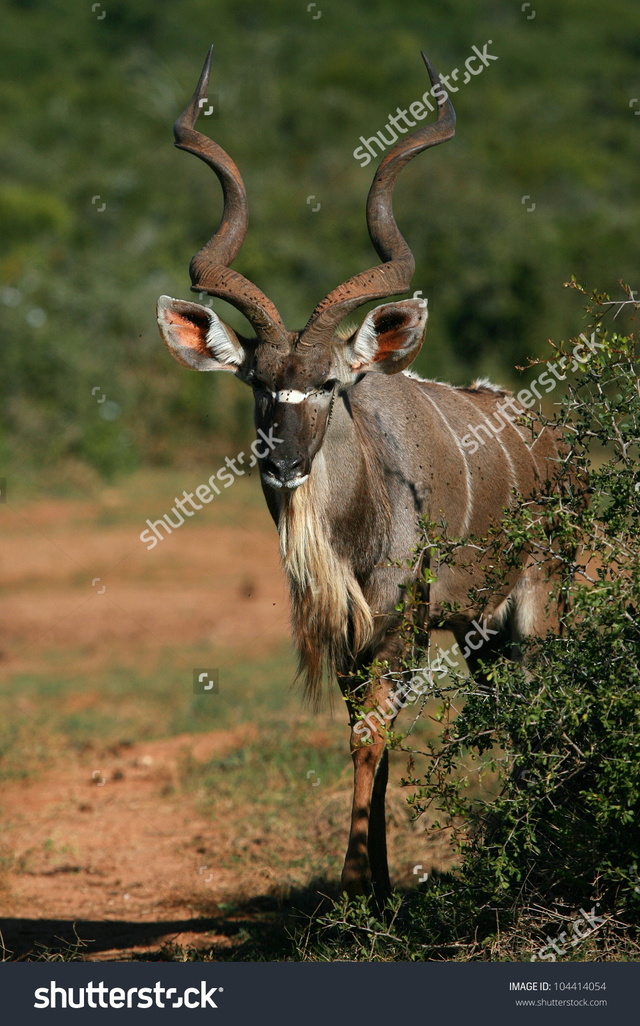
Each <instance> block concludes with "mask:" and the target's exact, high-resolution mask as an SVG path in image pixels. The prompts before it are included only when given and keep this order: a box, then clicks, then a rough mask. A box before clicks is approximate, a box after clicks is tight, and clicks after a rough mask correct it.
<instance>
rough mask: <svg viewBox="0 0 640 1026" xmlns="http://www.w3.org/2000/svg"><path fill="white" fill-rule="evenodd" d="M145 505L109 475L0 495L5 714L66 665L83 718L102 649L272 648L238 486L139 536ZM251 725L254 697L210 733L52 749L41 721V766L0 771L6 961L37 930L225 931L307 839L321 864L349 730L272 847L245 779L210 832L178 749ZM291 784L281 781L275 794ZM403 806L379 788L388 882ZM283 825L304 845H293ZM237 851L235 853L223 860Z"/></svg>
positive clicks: (229, 738) (249, 510)
mask: <svg viewBox="0 0 640 1026" xmlns="http://www.w3.org/2000/svg"><path fill="white" fill-rule="evenodd" d="M187 483H188V482H187ZM251 486H252V487H257V484H256V482H252V483H251ZM154 501H155V500H154ZM152 505H153V503H152V502H151V500H149V506H148V507H147V506H146V505H145V501H144V498H141V496H140V494H139V493H133V492H132V493H130V494H129V493H119V492H118V491H117V490H114V489H107V490H105V491H104V492H103V493H101V494H100V495H99V496H98V497H97V498H96V499H95V500H92V501H79V500H62V499H61V500H55V501H54V500H51V499H48V500H41V501H30V502H24V503H22V504H17V505H10V504H7V505H5V506H0V517H1V520H2V523H3V527H4V542H3V545H2V550H1V555H0V571H1V574H2V582H3V591H2V594H3V600H2V624H1V642H0V649H1V652H0V660H1V661H0V670H1V672H2V685H1V687H2V690H4V691H5V692H6V691H7V690H8V691H9V696H10V699H11V710H12V715H13V713H14V712H15V715H16V716H22V717H23V719H24V718H26V720H27V721H28V718H29V716H30V714H31V713H32V711H33V703H34V698H33V697H31V698H29V697H28V694H27V691H26V690H25V691H24V692H23V691H21V687H20V681H21V680H27V679H31V678H32V677H35V679H37V680H39V681H44V682H45V683H46V679H47V674H48V672H49V671H48V668H49V667H51V666H52V665H55V666H56V672H57V674H58V678H59V677H60V673H62V674H63V675H64V673H65V672H67V671H68V673H69V674H70V677H72V678H73V680H75V681H77V680H78V679H80V681H81V686H74V688H73V690H72V691H71V692H70V693H66V694H64V695H61V696H60V698H59V699H58V698H56V696H51V698H50V699H48V700H49V701H51V702H52V703H55V704H56V706H57V704H58V702H61V703H63V704H64V708H65V711H66V713H68V714H69V715H81V714H82V713H83V711H85V710H91V708H92V707H93V706H94V705H95V704H96V703H99V702H100V701H101V697H100V695H99V693H98V691H99V688H98V686H97V685H96V683H95V681H96V680H98V679H99V678H100V674H101V672H103V671H104V669H105V667H109V666H110V665H111V664H113V663H114V661H117V665H118V666H128V665H130V666H132V667H135V668H136V669H137V670H138V671H141V670H142V669H143V668H144V667H145V666H147V665H153V664H154V660H155V661H157V660H158V659H162V658H163V653H165V652H166V651H167V650H168V649H169V650H173V649H175V650H179V649H180V646H185V647H187V646H196V647H197V646H201V647H202V646H204V647H205V649H206V647H207V646H210V647H211V649H212V650H215V649H216V646H221V645H224V646H225V649H232V650H235V651H237V652H238V653H242V655H243V658H244V659H245V661H246V662H247V663H248V664H249V665H251V663H252V661H255V660H257V659H259V658H264V657H268V656H269V653H272V652H274V651H277V650H282V648H283V646H286V644H287V642H288V638H289V628H288V600H287V596H286V591H285V585H284V581H283V578H282V574H281V571H280V567H279V561H278V553H277V543H276V535H275V530H274V528H273V526H272V524H271V522H270V521H269V520H268V518H267V516H266V513H264V511H263V510H262V509H261V507H258V505H257V503H255V502H254V499H251V502H250V504H249V505H248V506H247V507H246V508H245V507H242V508H240V507H236V506H233V505H231V504H229V506H228V507H225V508H224V509H219V510H216V511H214V512H212V513H211V515H210V516H207V517H204V516H203V518H202V521H201V522H200V523H194V524H190V525H189V527H188V529H183V530H182V532H176V535H175V536H172V537H171V538H168V539H167V540H166V541H165V542H163V543H162V544H161V545H159V546H158V547H157V550H156V551H154V552H147V551H146V549H145V547H144V545H142V544H141V543H140V541H139V539H138V534H139V532H140V529H141V527H143V526H144V524H140V523H139V520H140V514H139V512H138V511H139V510H141V509H142V510H144V513H143V516H142V519H144V517H146V515H147V512H146V510H147V508H149V509H150V510H151V506H152ZM165 505H167V503H165ZM156 508H157V504H156ZM205 665H206V664H205ZM29 675H31V677H29ZM338 711H339V712H340V713H341V712H342V710H341V709H340V710H338ZM296 715H297V714H296ZM300 715H302V714H300ZM12 722H13V721H12ZM21 722H22V721H21ZM336 731H337V732H339V735H340V738H342V736H344V737H345V741H346V734H345V731H344V727H343V725H342V724H341V723H337V722H333V720H330V719H328V718H327V717H326V716H325V717H324V718H323V717H322V716H321V717H320V720H319V721H318V729H317V730H316V731H315V733H314V732H313V731H310V733H309V744H310V746H311V748H313V746H314V744H315V745H316V746H317V750H318V751H320V749H321V748H322V747H323V745H326V739H327V737H328V736H329V735H331V736H332V737H335V736H336ZM147 733H148V731H147ZM262 736H263V735H262V726H261V724H260V723H257V722H253V721H252V717H251V709H250V708H248V709H243V708H242V705H241V704H239V707H238V722H237V724H232V725H227V726H225V727H224V728H222V729H214V730H207V731H203V732H199V731H193V732H191V731H190V732H187V733H179V734H178V735H177V736H176V735H174V736H168V737H159V738H154V739H151V740H145V739H144V731H142V730H141V736H140V737H133V738H129V739H127V740H126V741H118V742H117V743H109V744H105V743H104V741H103V739H102V738H100V737H95V738H91V739H90V740H89V741H88V742H87V743H85V744H82V745H78V744H74V745H71V746H66V747H65V744H62V746H61V745H60V743H59V738H58V740H57V741H56V742H55V743H54V740H53V735H52V741H51V745H50V747H47V749H46V751H43V755H42V760H43V769H42V771H41V772H38V770H37V767H36V770H35V771H34V770H33V766H32V764H30V766H31V768H29V769H28V770H25V772H24V773H23V774H21V773H18V772H12V773H10V774H7V775H6V776H5V777H3V778H2V779H1V780H0V807H1V817H2V824H3V826H2V841H1V846H0V856H1V864H2V867H3V868H2V873H1V874H0V901H1V905H2V920H3V921H2V927H1V929H2V937H1V940H2V943H3V945H4V948H5V953H6V957H10V958H16V957H18V958H19V957H25V956H27V957H32V956H33V953H34V952H37V951H38V950H40V948H41V946H44V947H47V948H60V947H61V946H63V947H64V945H65V944H71V945H72V944H73V943H74V941H75V939H76V937H78V938H80V939H81V940H82V941H83V943H84V945H85V947H84V948H83V954H84V957H88V958H96V959H101V960H104V959H123V958H127V957H130V955H131V954H132V953H133V952H137V953H141V952H147V951H157V950H158V949H159V948H160V947H161V946H162V945H163V944H167V943H173V944H177V945H181V946H185V947H211V946H212V945H214V944H215V945H225V944H233V943H234V938H235V937H236V936H237V934H238V931H239V930H240V929H241V928H242V923H243V922H245V921H246V918H247V915H249V916H251V915H252V913H251V912H247V909H249V908H250V907H251V901H252V900H256V901H258V900H259V899H261V898H262V899H263V898H264V896H265V895H271V896H272V897H273V896H274V895H276V896H277V895H278V894H286V892H287V887H289V888H291V886H292V884H293V886H294V887H295V886H298V887H301V888H303V887H304V886H305V883H306V884H308V883H309V879H308V872H307V870H306V869H305V866H304V865H303V866H302V868H299V869H298V870H296V871H295V872H294V871H293V870H292V874H293V875H291V874H290V873H289V872H288V869H287V862H288V861H290V863H291V865H294V864H297V863H300V862H302V863H304V862H305V852H309V851H312V850H313V849H314V846H315V848H316V849H317V850H318V851H319V852H320V856H319V858H320V860H321V861H322V853H323V852H325V851H326V852H328V853H329V855H330V857H331V860H332V862H331V865H332V872H333V866H336V865H338V861H337V860H338V859H339V857H340V855H341V851H342V846H343V845H344V843H345V840H346V829H347V814H348V807H349V798H350V759H349V755H348V751H347V748H346V745H345V749H344V772H343V773H342V774H341V775H340V777H339V780H338V782H337V783H336V784H335V786H334V787H333V789H332V790H331V791H330V792H328V793H324V794H321V793H320V791H321V789H320V788H318V789H317V791H315V792H314V793H313V795H312V797H311V798H310V799H309V801H310V802H311V804H310V805H309V806H308V807H307V808H306V809H305V810H304V811H303V812H302V813H301V816H302V818H301V819H300V825H299V834H293V835H292V839H291V840H290V841H289V842H288V845H286V846H285V848H284V849H282V848H279V849H278V852H279V859H280V861H278V859H277V858H275V856H274V851H275V848H273V847H270V846H273V845H275V844H276V840H275V839H274V836H273V832H272V833H271V834H269V833H268V832H265V831H262V832H261V830H260V829H258V828H257V827H255V826H252V825H251V824H252V809H251V807H250V803H251V797H250V793H249V797H247V793H246V792H243V793H242V797H241V800H239V801H238V802H237V803H234V802H233V801H228V800H226V799H225V800H224V801H223V799H222V798H221V799H220V809H219V812H220V815H219V816H218V818H217V820H216V826H215V828H214V826H213V824H212V819H211V816H210V815H209V814H208V813H206V812H205V811H203V807H202V801H201V798H202V796H201V794H199V792H198V790H197V789H191V790H190V789H188V788H185V787H184V786H183V779H182V773H183V768H184V766H185V765H189V766H190V767H191V775H192V776H193V774H194V772H195V773H196V774H197V771H198V767H199V766H202V767H205V766H206V765H207V763H209V762H210V760H212V759H215V758H218V759H220V758H224V757H226V756H229V757H234V756H238V757H239V756H240V755H241V754H242V753H243V752H246V751H247V749H248V747H249V746H253V747H254V749H255V747H256V746H258V748H259V745H260V743H261V738H262ZM340 743H341V742H340ZM1 764H2V763H1V760H0V765H1ZM308 775H309V774H307V776H308ZM306 785H307V788H308V792H307V793H309V792H311V790H312V788H311V787H310V786H309V785H310V782H309V781H308V780H307V781H306ZM259 790H260V788H259V786H258V787H257V788H256V796H255V801H256V802H258V801H259V800H260V794H259ZM298 794H299V792H292V801H294V800H297V799H296V795H298ZM285 799H286V796H285ZM403 810H404V805H403V798H402V797H401V796H400V794H399V792H398V793H394V794H392V795H391V799H390V827H391V854H392V859H393V854H394V852H395V851H396V848H397V850H398V851H399V850H402V854H403V865H404V866H405V867H406V865H409V869H406V868H405V869H404V870H403V873H404V879H405V881H406V882H407V883H408V884H409V885H412V883H413V884H414V883H415V879H416V878H415V877H413V878H412V876H411V869H410V865H411V863H412V862H419V861H420V855H421V853H422V854H423V855H424V834H423V833H422V834H418V833H417V832H416V831H415V830H414V829H413V828H411V827H410V826H409V825H408V819H407V816H406V815H405V813H404V811H403ZM325 823H326V824H332V825H327V826H326V828H325V826H324V824H325ZM276 832H277V831H276ZM396 834H397V838H396ZM296 836H301V837H304V838H305V844H307V843H308V845H309V846H310V847H305V845H304V844H301V845H300V846H299V850H296V840H295V838H296ZM398 846H399V847H398ZM236 850H237V851H242V852H244V853H245V855H244V856H242V858H240V857H239V861H238V865H237V866H236V865H234V858H233V857H232V856H233V854H234V852H235V851H236ZM283 850H284V856H283V854H282V852H283ZM247 851H249V852H250V854H251V859H250V863H249V862H247V858H248V856H247V855H246V852H247ZM431 856H432V859H431V861H432V863H433V862H435V863H436V864H438V863H439V864H440V865H442V863H443V861H444V862H446V861H447V860H448V854H447V852H446V851H445V850H444V849H443V850H442V851H440V852H436V851H433V852H432V853H431ZM243 858H244V861H243ZM249 865H250V872H249V871H248V868H247V867H248V866H249ZM425 868H426V865H425ZM296 872H297V875H296ZM305 872H307V879H306V880H305ZM407 873H408V877H407ZM396 875H397V874H396ZM240 905H241V906H242V908H241V910H240V911H239V906H240ZM259 914H260V913H259V912H256V915H259Z"/></svg>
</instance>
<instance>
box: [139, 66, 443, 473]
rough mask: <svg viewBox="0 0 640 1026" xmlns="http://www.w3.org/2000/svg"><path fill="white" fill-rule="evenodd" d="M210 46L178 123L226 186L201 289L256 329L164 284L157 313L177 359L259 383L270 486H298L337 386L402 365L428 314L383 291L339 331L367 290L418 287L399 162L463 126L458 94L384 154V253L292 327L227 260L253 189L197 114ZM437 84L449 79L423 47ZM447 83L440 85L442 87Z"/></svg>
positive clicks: (202, 266)
mask: <svg viewBox="0 0 640 1026" xmlns="http://www.w3.org/2000/svg"><path fill="white" fill-rule="evenodd" d="M212 53H213V47H211V49H210V50H209V53H208V55H207V59H206V61H205V64H204V67H203V69H202V74H201V76H200V81H199V82H198V85H197V88H196V91H195V93H194V94H193V97H192V99H191V101H190V103H189V104H188V106H187V107H186V108H185V110H184V111H183V113H182V114H181V115H180V117H179V118H178V120H177V121H176V123H175V125H174V129H173V131H174V135H175V145H176V146H178V147H179V148H180V149H182V150H187V151H188V152H189V153H194V154H195V155H196V156H197V157H199V158H200V159H201V160H203V161H204V162H205V164H207V165H208V166H209V167H210V168H211V169H212V170H213V171H214V172H215V174H216V175H217V177H218V179H219V181H220V184H221V185H222V191H223V195H224V208H223V212H222V218H221V220H220V224H219V225H218V228H217V230H216V232H215V233H214V235H213V236H212V238H211V239H210V240H209V242H207V244H206V245H205V246H204V247H203V248H202V249H201V250H200V251H199V253H197V254H196V255H195V256H194V258H193V260H192V261H191V265H190V268H189V272H190V275H191V281H192V291H194V292H204V293H207V294H208V295H210V296H215V297H217V298H218V299H224V300H226V301H227V302H228V303H230V304H231V305H232V306H234V307H235V308H236V309H237V310H239V311H240V312H241V313H243V314H244V316H245V317H246V318H247V320H248V321H249V323H250V324H251V326H252V328H253V330H254V332H255V337H254V338H244V337H243V336H241V335H239V334H238V333H237V332H235V331H234V330H233V329H232V328H230V327H229V326H228V325H227V324H225V323H224V321H222V320H221V319H220V318H219V317H218V316H217V315H216V314H215V313H214V312H213V311H212V310H210V309H209V308H208V307H205V306H202V305H200V304H198V303H190V302H185V301H183V300H179V299H170V298H169V297H168V296H162V297H161V298H160V300H159V302H158V324H159V326H160V333H161V335H162V339H163V341H164V343H165V345H166V346H167V348H168V349H169V351H170V352H171V354H172V355H173V356H174V357H175V359H176V360H178V362H179V363H181V364H184V365H185V366H186V367H190V368H192V369H194V370H200V371H209V370H222V371H231V372H232V373H233V374H235V375H236V376H237V377H239V378H241V379H242V381H246V382H247V384H249V385H251V387H252V388H253V392H254V397H255V416H256V426H257V427H258V428H262V429H263V431H265V432H267V431H269V429H270V428H274V429H275V430H276V433H277V436H278V438H279V439H281V442H280V444H279V445H278V448H277V450H274V451H272V452H271V454H270V455H269V456H268V457H267V458H265V459H263V460H262V461H261V473H262V478H263V481H264V482H265V483H266V484H267V485H269V486H270V487H272V488H289V489H293V488H297V487H298V486H299V485H301V484H302V483H303V482H304V481H305V480H306V479H307V477H308V475H309V472H310V470H311V464H312V461H313V458H314V456H315V455H316V453H317V452H318V451H319V449H320V447H321V445H322V442H323V439H324V436H325V432H326V429H327V425H328V423H329V418H330V415H331V410H332V407H333V403H334V401H335V398H336V395H337V393H338V392H344V391H346V390H347V389H349V388H350V387H351V385H353V384H354V383H355V382H356V381H357V380H358V379H359V378H360V377H361V376H362V375H363V374H367V373H371V372H377V373H383V374H397V373H398V372H399V371H401V370H403V369H404V368H405V367H407V366H408V365H409V364H410V363H411V361H412V360H413V359H414V358H415V356H416V355H417V354H418V352H419V350H420V347H421V345H422V340H423V338H424V333H425V330H426V323H427V304H426V301H425V300H422V299H405V300H401V301H397V302H395V303H385V304H384V305H383V306H378V307H376V308H375V309H374V310H372V311H371V312H370V313H368V314H367V316H366V317H365V319H364V321H363V322H362V324H361V326H360V327H359V328H357V329H355V330H354V331H352V332H345V331H344V330H343V331H342V332H341V331H340V324H341V322H342V320H343V319H344V317H345V316H347V315H348V314H350V313H351V312H352V311H353V310H355V309H356V308H357V307H359V306H361V305H362V304H363V303H367V302H369V301H370V300H374V299H382V298H384V297H387V296H395V295H398V294H399V293H402V292H406V291H407V290H408V289H409V286H410V283H411V278H412V275H413V271H414V268H415V262H414V259H413V256H412V254H411V250H410V249H409V247H408V245H407V243H406V242H405V240H404V239H403V237H402V235H401V234H400V231H399V230H398V227H397V225H396V223H395V220H394V216H393V209H392V204H391V197H392V192H393V186H394V183H395V180H396V178H397V177H398V174H399V172H400V171H401V169H402V168H403V167H404V165H405V164H407V163H408V162H409V161H410V160H411V158H412V157H414V156H415V155H416V154H417V153H420V152H421V151H422V150H426V149H428V148H429V147H430V146H436V145H437V144H438V143H441V142H445V141H446V140H447V139H450V138H451V137H452V136H453V134H454V127H455V114H454V110H453V106H452V104H451V101H450V100H449V99H446V101H445V102H444V103H442V104H441V105H440V107H439V111H438V118H437V121H435V122H432V123H430V124H428V125H425V126H424V127H422V128H420V129H418V130H417V131H415V132H413V133H412V134H411V135H409V136H407V137H406V138H402V139H400V140H399V141H398V142H397V143H396V144H395V146H394V147H393V148H392V149H391V150H390V151H389V153H388V154H387V155H386V156H385V157H384V158H383V160H382V161H381V163H380V166H379V167H378V170H377V171H376V174H375V176H374V179H373V183H372V185H371V189H370V191H369V198H368V200H367V225H368V228H369V235H370V237H371V241H372V243H373V245H374V247H375V249H376V251H377V253H378V256H379V257H380V259H381V260H382V261H383V263H381V264H379V265H378V266H376V267H372V268H371V269H370V270H368V271H362V272H361V273H360V274H356V275H355V276H354V277H353V278H350V279H349V280H348V281H346V282H345V283H344V284H343V285H340V286H339V287H338V288H336V289H334V290H333V291H332V292H330V293H329V295H328V296H326V297H325V299H323V300H322V302H321V303H319V305H318V306H317V307H316V308H315V310H314V311H313V313H312V314H311V317H310V318H309V320H308V322H307V324H306V326H305V327H304V328H303V329H302V331H287V329H286V328H285V326H284V324H283V322H282V318H281V317H280V314H279V313H278V311H277V310H276V308H275V306H274V305H273V303H272V302H271V301H270V300H269V299H267V297H266V296H265V295H264V294H263V293H262V292H261V291H260V289H258V288H257V287H256V286H255V285H253V284H252V283H251V282H250V281H248V280H247V279H246V278H244V277H243V276H242V275H241V274H239V273H238V272H237V271H233V270H231V268H230V266H229V265H230V264H231V263H232V261H233V260H234V259H235V257H236V255H237V254H238V252H239V250H240V247H241V246H242V243H243V241H244V237H245V234H246V231H247V222H248V210H247V197H246V192H245V188H244V184H243V182H242V178H241V177H240V173H239V171H238V168H237V167H236V165H235V164H234V162H233V161H232V160H231V158H230V157H229V156H228V155H227V154H226V153H225V152H224V150H222V149H221V148H220V147H219V146H218V145H217V144H216V143H215V142H213V141H212V140H211V139H208V138H207V137H206V136H204V135H202V134H201V133H200V132H197V131H195V129H194V125H195V122H196V120H197V117H198V114H199V113H200V111H201V109H202V104H203V102H205V100H204V98H205V95H206V91H207V85H208V81H209V69H210V65H211V57H212ZM422 56H423V59H424V62H425V65H426V67H427V70H428V72H429V77H430V78H431V82H432V83H433V85H434V86H435V85H440V79H439V78H438V75H437V73H436V71H435V70H434V68H433V67H432V66H431V64H430V63H429V61H428V60H427V58H426V57H425V55H424V54H423V55H422ZM439 93H440V95H441V94H442V88H441V87H440V90H439Z"/></svg>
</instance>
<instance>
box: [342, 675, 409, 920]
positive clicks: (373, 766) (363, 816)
mask: <svg viewBox="0 0 640 1026" xmlns="http://www.w3.org/2000/svg"><path fill="white" fill-rule="evenodd" d="M391 688H392V684H391V682H389V681H387V680H379V681H376V684H375V687H374V688H372V689H371V692H370V693H368V694H367V698H366V701H365V708H366V709H370V710H372V712H371V715H369V716H368V718H367V719H366V720H362V719H357V718H356V717H355V716H354V715H353V714H352V717H351V757H352V759H353V805H352V809H351V829H350V832H349V843H348V847H347V854H346V856H345V861H344V867H343V870H342V889H343V891H345V892H346V893H347V894H348V895H349V897H355V896H356V895H358V894H371V893H373V895H374V897H375V899H376V902H377V903H378V905H382V904H384V901H385V899H386V898H387V897H388V896H389V894H390V893H391V883H390V880H389V867H388V864H387V838H386V821H385V794H386V790H387V779H388V776H389V753H388V750H387V746H386V740H387V728H388V727H390V726H391V725H392V724H393V721H394V719H395V716H396V710H395V709H394V706H393V704H391V703H388V702H387V699H388V697H389V694H390V691H391ZM380 710H382V713H381V712H380ZM385 712H387V713H388V716H385V715H384V713H385ZM359 725H360V726H359ZM363 725H364V727H365V728H366V729H363Z"/></svg>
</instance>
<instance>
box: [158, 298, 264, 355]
mask: <svg viewBox="0 0 640 1026" xmlns="http://www.w3.org/2000/svg"><path fill="white" fill-rule="evenodd" d="M158 327H159V328H160V335H161V336H162V341H163V342H164V344H165V345H166V347H167V349H168V350H169V352H170V353H171V355H172V356H173V357H174V359H176V360H177V361H178V363H181V364H183V366H185V367H190V368H191V370H199V371H214V370H224V371H232V372H233V373H234V374H235V373H237V371H238V368H239V367H240V365H241V364H242V361H243V359H244V349H243V348H242V344H241V342H240V340H239V338H238V336H237V335H236V333H235V331H234V330H233V329H232V328H230V327H229V326H228V325H227V324H225V323H224V321H221V320H220V318H219V317H218V316H217V315H216V314H214V312H213V310H210V309H209V307H208V306H201V305H200V303H189V302H186V301H185V300H183V299H171V297H170V296H160V299H159V300H158Z"/></svg>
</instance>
